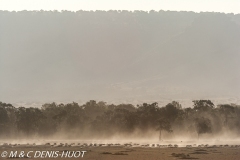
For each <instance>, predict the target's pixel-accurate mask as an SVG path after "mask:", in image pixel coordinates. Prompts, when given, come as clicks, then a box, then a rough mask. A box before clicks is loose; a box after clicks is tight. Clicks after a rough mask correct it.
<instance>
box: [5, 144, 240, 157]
mask: <svg viewBox="0 0 240 160" xmlns="http://www.w3.org/2000/svg"><path fill="white" fill-rule="evenodd" d="M11 151H14V152H15V151H18V153H20V151H24V152H25V153H27V152H29V151H33V153H35V151H59V154H61V153H62V152H67V151H68V152H69V153H71V152H73V151H87V152H86V153H85V154H84V156H83V157H81V156H80V157H78V158H74V157H73V158H64V157H57V158H27V157H26V156H25V157H23V158H21V157H15V158H9V157H5V158H3V157H2V156H1V155H0V159H18V160H19V159H21V160H29V159H45V160H60V159H88V160H122V159H126V160H174V159H202V160H239V159H240V147H239V146H210V147H189V148H187V147H179V148H176V147H162V148H161V147H156V146H155V147H149V146H147V147H145V146H139V147H131V146H86V147H82V146H69V147H62V146H60V147H56V146H44V145H42V146H0V154H2V153H3V152H7V153H10V152H11ZM29 155H31V154H29ZM32 156H33V155H32Z"/></svg>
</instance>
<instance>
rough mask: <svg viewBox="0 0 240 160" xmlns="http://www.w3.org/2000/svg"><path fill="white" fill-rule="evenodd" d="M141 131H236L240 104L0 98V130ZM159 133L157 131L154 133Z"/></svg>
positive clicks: (81, 133)
mask: <svg viewBox="0 0 240 160" xmlns="http://www.w3.org/2000/svg"><path fill="white" fill-rule="evenodd" d="M136 131H138V132H139V133H141V135H144V134H146V133H148V132H149V131H153V132H156V133H158V131H160V135H161V134H162V131H164V133H165V135H167V134H166V133H167V132H168V133H171V134H175V135H186V133H187V134H188V135H189V136H195V137H197V135H203V134H205V135H208V134H209V135H212V134H214V135H218V134H221V133H222V132H225V131H229V132H231V133H235V135H237V134H239V133H240V107H239V106H237V105H233V104H231V105H229V104H224V105H218V106H215V105H214V104H213V103H212V102H211V101H210V100H195V101H193V107H192V108H184V107H182V106H181V104H179V103H178V102H176V101H173V102H172V103H169V104H167V105H166V106H163V107H160V106H158V104H157V103H152V104H147V103H144V104H142V105H137V106H133V105H132V104H120V105H114V104H106V103H105V102H102V101H100V102H96V101H94V100H91V101H89V102H87V103H86V104H84V105H79V104H78V103H75V102H73V103H69V104H56V103H47V104H44V105H42V107H41V108H33V107H30V108H25V107H19V108H16V107H14V106H13V105H11V104H6V103H2V102H0V135H1V137H3V138H9V137H11V136H15V138H16V136H20V135H27V136H32V135H35V136H44V137H47V136H52V135H55V134H57V133H60V132H63V133H69V135H71V134H72V135H74V134H75V133H77V137H78V138H84V137H105V138H106V137H111V136H113V135H115V134H125V135H127V134H132V133H134V132H136ZM159 138H162V137H159Z"/></svg>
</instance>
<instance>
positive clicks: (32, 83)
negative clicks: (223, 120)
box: [0, 11, 240, 102]
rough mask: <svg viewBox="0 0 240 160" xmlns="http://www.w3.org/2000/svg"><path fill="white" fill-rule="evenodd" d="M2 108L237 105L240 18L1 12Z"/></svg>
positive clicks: (161, 13)
mask: <svg viewBox="0 0 240 160" xmlns="http://www.w3.org/2000/svg"><path fill="white" fill-rule="evenodd" d="M0 22H1V23H0V77H1V78H0V99H1V100H2V101H8V102H17V101H31V102H33V101H44V102H45V101H48V100H49V101H51V100H52V101H69V100H70V101H72V100H75V101H77V100H89V99H96V100H109V101H117V100H128V101H138V100H159V99H171V98H173V99H174V98H175V99H181V98H189V99H194V98H196V99H200V98H204V97H208V98H212V97H224V98H226V97H238V98H240V72H239V70H240V63H239V60H240V15H239V14H238V15H234V14H223V13H194V12H173V11H159V12H155V11H151V12H149V13H148V12H144V11H134V12H130V11H107V12H106V11H96V12H92V11H78V12H69V11H62V12H56V11H21V12H8V11H0Z"/></svg>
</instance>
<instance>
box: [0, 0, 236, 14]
mask: <svg viewBox="0 0 240 160" xmlns="http://www.w3.org/2000/svg"><path fill="white" fill-rule="evenodd" d="M239 8H240V0H211V1H210V0H0V10H16V11H19V10H41V9H43V10H73V11H76V10H111V9H112V10H152V9H153V10H161V9H162V10H177V11H195V12H200V11H210V12H212V11H214V12H225V13H240V9H239Z"/></svg>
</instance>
